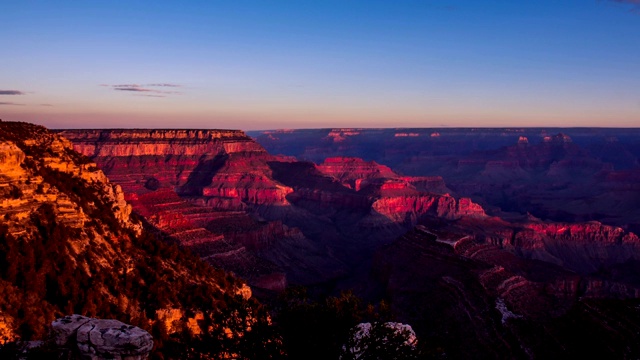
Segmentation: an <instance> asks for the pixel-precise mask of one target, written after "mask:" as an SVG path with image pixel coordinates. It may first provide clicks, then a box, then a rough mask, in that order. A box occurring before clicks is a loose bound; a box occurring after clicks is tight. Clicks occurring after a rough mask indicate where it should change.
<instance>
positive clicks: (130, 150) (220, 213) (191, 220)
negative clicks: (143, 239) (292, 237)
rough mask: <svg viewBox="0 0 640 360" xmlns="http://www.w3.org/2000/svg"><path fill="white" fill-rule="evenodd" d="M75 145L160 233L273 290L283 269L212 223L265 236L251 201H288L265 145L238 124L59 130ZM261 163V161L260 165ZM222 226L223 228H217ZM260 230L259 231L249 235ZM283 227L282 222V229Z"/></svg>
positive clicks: (252, 244)
mask: <svg viewBox="0 0 640 360" xmlns="http://www.w3.org/2000/svg"><path fill="white" fill-rule="evenodd" d="M61 135H62V136H65V137H66V138H68V139H69V140H71V141H72V142H73V143H74V147H75V149H76V150H78V151H79V152H82V153H83V154H85V155H87V156H90V157H91V158H92V159H93V160H94V161H96V162H97V163H98V165H99V166H100V167H101V168H102V169H104V171H105V172H106V173H107V175H108V176H109V178H110V179H111V181H113V182H115V183H117V184H120V185H121V186H122V187H123V189H124V190H125V193H126V197H127V199H128V200H129V201H130V202H131V203H132V205H133V206H134V208H135V210H136V211H137V212H139V213H140V214H141V215H143V216H145V218H146V219H147V220H148V221H149V222H150V223H151V224H152V225H154V226H155V227H157V228H158V229H159V230H161V231H162V232H163V233H164V234H165V235H166V236H168V237H170V238H171V239H172V240H174V241H177V242H178V243H180V244H181V245H183V246H187V247H190V248H192V249H193V250H194V251H196V253H197V254H199V255H200V256H201V257H202V258H204V259H206V260H207V261H209V262H211V263H212V264H215V265H217V266H220V267H223V268H225V269H227V270H231V271H234V272H235V273H237V274H239V275H241V276H243V277H245V278H247V279H249V281H251V282H252V283H254V284H259V285H261V286H264V287H267V288H275V289H279V288H281V287H282V284H284V283H285V281H284V274H283V272H282V270H279V269H278V268H277V267H276V266H275V265H274V264H272V263H271V262H270V261H268V260H265V259H260V258H257V257H256V256H255V255H254V254H253V253H252V252H249V251H247V248H246V245H249V246H250V247H252V248H255V247H259V246H262V245H264V244H266V243H268V241H266V240H265V241H264V242H257V241H253V242H251V241H250V240H249V239H248V238H247V237H246V236H243V234H242V231H240V236H236V233H237V232H238V231H237V230H238V229H236V230H235V231H225V230H224V229H220V228H219V227H215V226H212V225H211V224H215V223H217V222H220V221H226V222H227V221H228V222H232V223H233V222H236V223H237V222H239V221H240V222H244V225H246V226H247V227H249V228H252V233H254V237H258V238H265V239H266V238H271V239H272V240H273V238H274V234H273V233H271V230H272V229H271V228H262V227H257V228H256V227H255V226H253V227H252V224H254V223H257V220H256V219H255V217H251V216H248V213H247V206H248V205H251V204H286V198H285V196H286V194H287V193H288V191H289V189H287V188H285V187H282V186H280V185H279V184H276V183H275V182H273V181H271V180H270V179H269V178H268V176H267V175H266V174H265V172H264V170H265V169H266V168H267V167H266V166H265V165H264V160H263V158H267V159H271V157H270V155H268V154H267V153H266V152H265V150H264V149H263V148H262V147H261V146H260V145H258V144H256V143H255V142H253V141H252V140H251V139H250V138H248V137H247V136H246V135H244V133H243V132H242V131H236V130H95V131H84V130H82V131H73V130H69V131H63V132H61ZM261 165H262V166H261ZM221 230H222V231H221ZM260 230H263V236H261V235H255V233H256V232H260ZM287 231H288V229H287V228H286V227H285V226H284V225H282V224H280V233H281V234H282V233H287Z"/></svg>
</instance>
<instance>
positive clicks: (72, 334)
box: [51, 315, 153, 360]
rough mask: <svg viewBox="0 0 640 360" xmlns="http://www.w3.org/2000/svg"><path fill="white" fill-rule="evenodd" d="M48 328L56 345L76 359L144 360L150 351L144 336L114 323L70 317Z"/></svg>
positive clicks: (147, 336)
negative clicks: (76, 355) (73, 354)
mask: <svg viewBox="0 0 640 360" xmlns="http://www.w3.org/2000/svg"><path fill="white" fill-rule="evenodd" d="M51 327H52V332H53V336H54V339H55V340H54V341H55V343H56V345H57V346H58V347H60V348H61V349H68V350H69V351H71V352H72V353H76V354H78V357H79V358H80V359H92V360H93V359H96V360H97V359H122V360H144V359H147V358H148V356H149V353H150V352H151V349H152V348H153V338H152V336H151V335H150V334H149V333H148V332H146V331H144V330H142V329H140V328H139V327H136V326H131V325H127V324H124V323H122V322H120V321H118V320H104V319H93V318H88V317H85V316H81V315H70V316H65V317H62V318H59V319H56V320H54V321H53V322H52V323H51Z"/></svg>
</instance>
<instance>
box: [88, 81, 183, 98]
mask: <svg viewBox="0 0 640 360" xmlns="http://www.w3.org/2000/svg"><path fill="white" fill-rule="evenodd" d="M100 86H105V87H110V88H112V89H113V90H115V91H127V92H141V93H152V94H161V95H146V96H152V97H166V96H164V95H169V94H180V92H179V91H167V90H159V89H154V88H166V87H171V88H178V87H181V85H179V84H170V83H157V84H117V85H107V84H100Z"/></svg>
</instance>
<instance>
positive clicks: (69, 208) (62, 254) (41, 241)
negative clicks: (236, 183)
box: [0, 122, 281, 359]
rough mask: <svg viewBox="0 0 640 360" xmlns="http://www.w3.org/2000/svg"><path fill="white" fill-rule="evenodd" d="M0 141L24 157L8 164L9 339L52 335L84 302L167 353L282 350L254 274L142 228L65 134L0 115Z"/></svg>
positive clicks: (0, 183)
mask: <svg viewBox="0 0 640 360" xmlns="http://www.w3.org/2000/svg"><path fill="white" fill-rule="evenodd" d="M0 144H3V146H4V149H5V150H6V151H7V154H4V155H3V156H8V157H11V156H13V158H14V159H18V160H16V162H17V163H19V164H18V165H15V164H14V165H15V166H13V167H11V166H10V165H8V164H9V163H10V162H7V163H6V164H3V167H2V168H0V204H1V205H0V218H2V222H0V294H2V295H3V296H1V297H0V322H3V324H4V328H6V329H9V330H10V331H9V332H5V335H4V336H5V337H6V338H8V339H13V340H15V339H20V340H32V339H42V338H43V337H44V336H45V335H46V332H47V326H48V324H50V322H51V321H52V320H53V319H55V318H56V317H59V316H62V315H68V314H71V313H79V314H82V315H86V316H91V317H99V318H115V319H118V320H121V321H123V322H126V323H129V324H133V325H136V326H139V327H142V328H144V329H146V330H148V331H150V332H151V333H152V334H153V335H154V340H155V343H156V351H155V356H156V357H159V358H162V357H168V358H185V357H200V356H203V354H207V355H206V356H209V357H223V356H237V357H238V358H246V359H256V358H261V359H263V358H264V359H266V358H273V357H277V356H279V355H280V354H281V349H280V348H279V347H280V345H279V344H280V341H279V340H278V338H277V337H276V336H275V335H274V333H273V330H272V326H270V325H269V324H270V319H269V317H268V314H267V313H266V311H265V310H264V308H263V307H262V306H260V305H259V304H258V303H257V302H256V301H255V300H254V299H253V298H251V297H250V294H248V293H247V290H248V289H247V288H246V287H245V286H244V284H242V283H241V282H240V281H239V280H237V279H236V278H234V277H233V276H231V275H229V274H226V273H224V272H223V271H221V270H216V269H213V268H212V267H211V266H209V265H207V264H206V263H204V262H203V261H201V260H200V259H199V258H198V257H196V256H194V255H191V254H189V253H187V252H185V251H184V250H182V249H179V248H178V247H177V246H175V245H170V244H167V243H164V242H162V241H160V240H158V239H157V237H156V236H155V235H154V234H153V233H152V232H150V231H148V230H146V229H142V227H141V225H140V221H137V220H134V219H132V218H131V217H130V216H129V214H128V213H127V211H126V209H124V207H125V204H123V202H122V201H121V199H119V195H120V194H119V193H118V192H119V189H118V188H116V187H114V186H112V185H111V184H109V183H108V181H107V180H106V178H105V177H104V175H102V174H101V172H100V171H99V170H97V169H96V168H95V165H93V164H91V163H90V162H89V161H88V160H87V159H86V158H85V157H83V156H82V155H79V154H77V153H75V152H74V151H73V150H72V148H71V146H70V144H69V143H68V142H66V141H65V140H64V139H62V138H60V137H58V136H56V135H55V134H52V133H50V132H49V131H48V130H46V129H45V128H43V127H40V126H35V125H31V124H25V123H7V122H0ZM5 165H6V166H5ZM167 314H178V316H173V317H171V316H167ZM0 335H2V334H0Z"/></svg>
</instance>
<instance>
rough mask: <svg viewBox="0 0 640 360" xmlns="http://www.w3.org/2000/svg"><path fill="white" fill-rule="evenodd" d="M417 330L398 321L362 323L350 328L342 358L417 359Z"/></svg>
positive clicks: (370, 359)
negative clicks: (414, 330)
mask: <svg viewBox="0 0 640 360" xmlns="http://www.w3.org/2000/svg"><path fill="white" fill-rule="evenodd" d="M416 345H417V339H416V334H415V333H414V332H413V329H411V326H409V325H405V324H401V323H395V322H374V323H361V324H358V325H357V326H355V327H354V328H353V329H351V331H350V336H349V341H348V342H347V343H346V344H345V345H344V346H343V347H342V354H341V355H340V359H341V360H378V359H385V360H407V359H418V358H419V356H420V353H419V351H418V349H417V348H416Z"/></svg>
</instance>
